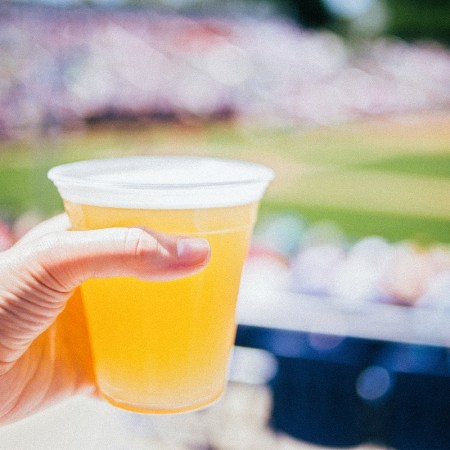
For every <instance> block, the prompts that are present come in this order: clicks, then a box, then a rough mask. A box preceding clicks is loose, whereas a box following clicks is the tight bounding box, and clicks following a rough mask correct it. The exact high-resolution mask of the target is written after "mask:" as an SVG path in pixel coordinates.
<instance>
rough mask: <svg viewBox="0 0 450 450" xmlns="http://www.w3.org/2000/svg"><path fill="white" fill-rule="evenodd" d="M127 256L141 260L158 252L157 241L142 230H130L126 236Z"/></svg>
mask: <svg viewBox="0 0 450 450" xmlns="http://www.w3.org/2000/svg"><path fill="white" fill-rule="evenodd" d="M124 247H125V254H126V255H131V256H133V257H134V258H137V259H141V258H144V257H148V256H151V255H153V254H155V253H157V251H158V245H157V242H156V240H155V239H154V238H153V237H152V236H150V235H149V234H148V233H146V232H145V231H144V230H142V229H141V228H137V227H136V228H134V227H133V228H129V229H128V230H127V232H126V234H125V241H124Z"/></svg>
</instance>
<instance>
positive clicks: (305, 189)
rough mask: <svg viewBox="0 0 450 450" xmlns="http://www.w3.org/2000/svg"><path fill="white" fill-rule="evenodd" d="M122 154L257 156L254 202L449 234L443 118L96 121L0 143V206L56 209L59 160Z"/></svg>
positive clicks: (401, 230)
mask: <svg viewBox="0 0 450 450" xmlns="http://www.w3.org/2000/svg"><path fill="white" fill-rule="evenodd" d="M131 154H191V155H192V154H194V155H208V156H215V157H225V158H239V159H246V160H251V161H257V162H261V163H264V164H267V165H269V166H271V167H272V168H273V169H274V170H275V172H276V180H275V181H274V182H273V184H272V185H271V186H270V188H269V190H268V192H267V195H266V197H265V199H264V201H263V204H262V208H261V217H264V216H267V215H269V214H274V213H284V212H289V213H293V214H301V215H302V216H303V217H305V218H306V219H307V220H309V221H312V222H315V221H320V220H331V221H334V222H336V223H337V224H338V225H339V226H340V227H342V229H343V231H344V232H346V233H347V234H348V235H349V236H350V237H353V238H358V237H361V236H367V235H380V236H384V237H385V238H387V239H390V240H394V241H395V240H401V239H415V240H418V241H421V242H424V243H426V242H433V241H439V242H450V116H448V115H440V116H436V115H435V116H424V117H420V118H408V119H407V118H403V119H395V118H393V119H390V120H378V121H374V120H372V121H367V122H364V123H356V124H350V125H345V126H340V127H333V128H329V127H322V128H315V129H311V130H302V131H300V130H293V129H283V130H281V129H275V130H270V129H267V128H265V129H261V128H258V127H254V128H250V127H239V126H230V125H210V126H205V127H199V126H173V125H166V126H157V127H134V128H130V127H120V126H119V127H106V128H105V127H103V128H97V129H90V130H88V131H85V132H79V131H78V132H68V133H63V134H60V135H55V136H53V137H48V136H47V137H42V136H31V137H30V136H28V137H26V138H23V139H20V140H16V141H15V142H4V143H0V214H2V215H3V216H4V217H6V218H10V219H14V218H15V217H17V216H18V215H20V214H22V213H23V212H24V211H27V210H37V211H40V212H42V213H43V214H45V215H50V214H54V213H56V212H58V211H61V210H62V204H61V201H60V199H59V197H58V195H57V193H56V191H55V189H54V188H53V186H52V184H51V183H50V182H49V181H48V180H47V177H46V173H47V170H48V169H49V168H50V167H52V166H54V165H56V164H60V163H64V162H69V161H76V160H82V159H88V158H102V157H109V156H122V155H123V156H125V155H131Z"/></svg>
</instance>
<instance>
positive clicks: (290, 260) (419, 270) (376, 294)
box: [246, 216, 450, 309]
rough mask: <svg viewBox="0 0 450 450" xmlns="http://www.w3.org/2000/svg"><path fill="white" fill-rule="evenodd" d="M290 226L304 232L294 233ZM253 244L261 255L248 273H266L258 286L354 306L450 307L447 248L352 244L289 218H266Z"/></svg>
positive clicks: (335, 232)
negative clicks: (261, 285)
mask: <svg viewBox="0 0 450 450" xmlns="http://www.w3.org/2000/svg"><path fill="white" fill-rule="evenodd" d="M296 220H298V221H296ZM287 223H290V224H293V223H297V224H299V223H301V224H302V227H303V228H300V227H299V226H297V228H296V231H297V232H294V233H293V232H292V230H293V228H292V225H291V226H290V227H286V224H287ZM300 229H301V232H298V231H299V230H300ZM267 230H270V233H268V232H267ZM254 242H255V244H254V245H255V246H256V249H257V251H255V250H253V251H252V252H251V253H250V255H249V264H248V265H249V266H250V267H249V268H247V269H246V270H247V271H248V272H251V274H252V276H253V278H252V279H253V280H254V277H255V272H259V273H260V274H263V275H261V277H260V278H261V280H260V283H264V284H265V285H266V286H268V287H270V288H271V289H279V290H288V291H290V292H295V293H298V294H305V295H309V296H311V295H312V296H319V297H330V298H333V299H334V300H335V301H338V302H341V303H345V304H346V305H347V306H355V307H356V306H361V305H362V306H363V305H364V304H365V303H367V302H376V303H387V304H395V305H404V306H420V307H432V308H440V309H448V308H450V248H449V246H448V245H444V244H438V243H436V244H430V245H429V246H421V245H419V244H417V243H414V242H412V241H411V242H409V241H405V242H397V243H391V242H388V241H387V240H385V239H383V238H381V237H378V236H369V237H365V238H363V239H360V240H357V241H354V242H352V241H351V240H350V239H349V238H348V237H346V236H344V234H343V233H342V232H341V231H340V230H339V228H338V227H336V226H335V225H333V224H330V223H320V222H319V223H316V224H311V225H307V224H306V222H305V221H303V220H300V219H295V218H294V217H291V216H286V217H285V218H284V219H283V218H282V217H280V216H276V217H273V218H269V219H267V220H266V223H263V224H262V225H261V227H260V228H259V230H258V229H257V230H256V236H255V241H254ZM287 242H290V244H289V245H288V244H287ZM292 248H297V250H296V251H295V252H291V251H290V250H289V249H292Z"/></svg>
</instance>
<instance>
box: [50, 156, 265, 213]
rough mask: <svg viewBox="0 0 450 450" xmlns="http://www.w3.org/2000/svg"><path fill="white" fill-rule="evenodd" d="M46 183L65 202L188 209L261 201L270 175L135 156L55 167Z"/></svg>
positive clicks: (214, 163)
mask: <svg viewBox="0 0 450 450" xmlns="http://www.w3.org/2000/svg"><path fill="white" fill-rule="evenodd" d="M48 177H49V178H50V180H52V181H53V182H54V184H55V186H56V187H57V189H58V191H59V193H60V195H61V197H62V198H63V199H65V200H68V201H71V202H74V203H79V204H86V205H94V206H104V207H113V208H133V209H144V208H145V209H191V208H213V207H225V206H237V205H244V204H248V203H253V202H256V201H259V200H260V199H261V197H262V196H263V194H264V191H265V189H266V188H267V185H268V184H269V182H270V181H271V180H272V179H273V171H272V170H271V169H269V168H267V167H265V166H262V165H260V164H255V163H250V162H244V161H236V160H226V159H219V158H203V157H185V156H135V157H128V158H111V159H98V160H90V161H80V162H75V163H70V164H64V165H61V166H58V167H54V168H53V169H51V170H50V171H49V173H48Z"/></svg>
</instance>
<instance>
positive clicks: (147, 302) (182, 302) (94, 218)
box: [65, 201, 257, 413]
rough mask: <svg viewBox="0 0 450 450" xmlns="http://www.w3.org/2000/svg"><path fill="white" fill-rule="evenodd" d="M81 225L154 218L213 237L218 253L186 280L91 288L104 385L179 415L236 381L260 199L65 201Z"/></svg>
mask: <svg viewBox="0 0 450 450" xmlns="http://www.w3.org/2000/svg"><path fill="white" fill-rule="evenodd" d="M65 208H66V211H67V213H68V214H69V217H70V219H71V221H72V224H73V228H74V229H78V230H86V229H97V228H105V227H112V226H148V227H151V228H153V229H155V230H158V231H162V232H166V233H180V234H187V235H195V236H199V237H204V238H206V239H208V241H209V243H210V246H211V259H210V262H209V264H208V266H207V267H206V268H205V269H204V270H203V271H202V272H200V273H198V274H196V275H193V276H190V277H187V278H183V279H180V280H176V281H165V282H148V281H140V280H137V279H133V278H110V279H92V280H89V281H87V282H86V283H84V284H83V286H82V291H83V297H84V306H85V312H86V317H87V321H88V327H89V333H90V339H91V345H92V350H93V358H94V365H95V372H96V376H97V382H98V385H99V389H100V391H101V393H102V395H104V396H105V397H106V398H107V399H108V400H109V401H110V402H111V403H113V404H116V405H117V406H121V407H122V408H126V409H131V410H135V411H141V412H157V413H170V412H179V411H188V410H191V409H197V408H198V407H201V406H205V405H207V404H209V403H211V402H213V401H214V400H215V399H216V398H218V397H219V396H220V395H221V393H222V391H223V389H224V385H225V382H226V372H227V364H228V359H229V354H230V351H231V349H232V345H233V342H234V337H235V331H236V324H235V306H236V299H237V295H238V289H239V282H240V276H241V270H242V266H243V263H244V260H245V256H246V253H247V249H248V245H249V240H250V237H251V233H252V228H253V225H254V222H255V218H256V213H257V203H253V204H248V205H240V206H234V207H227V208H200V209H185V210H139V209H124V208H108V207H97V206H88V205H80V204H75V203H71V202H68V201H65Z"/></svg>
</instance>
